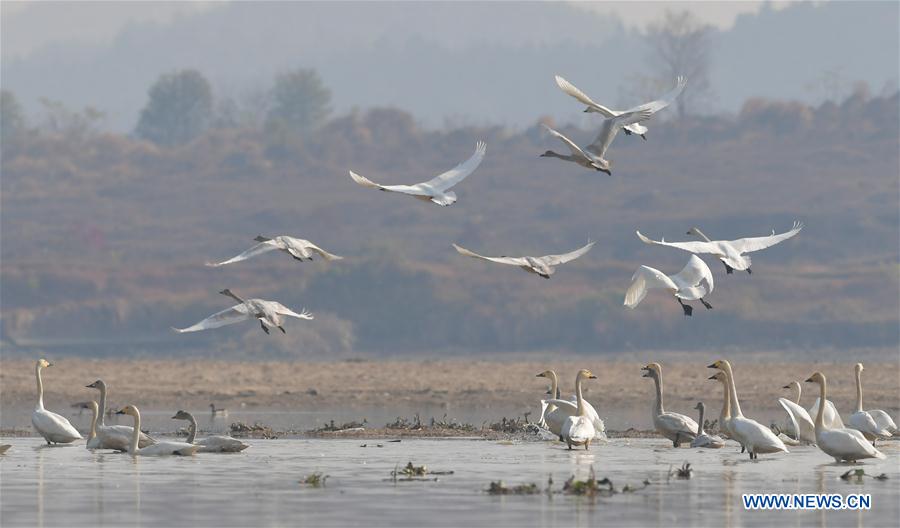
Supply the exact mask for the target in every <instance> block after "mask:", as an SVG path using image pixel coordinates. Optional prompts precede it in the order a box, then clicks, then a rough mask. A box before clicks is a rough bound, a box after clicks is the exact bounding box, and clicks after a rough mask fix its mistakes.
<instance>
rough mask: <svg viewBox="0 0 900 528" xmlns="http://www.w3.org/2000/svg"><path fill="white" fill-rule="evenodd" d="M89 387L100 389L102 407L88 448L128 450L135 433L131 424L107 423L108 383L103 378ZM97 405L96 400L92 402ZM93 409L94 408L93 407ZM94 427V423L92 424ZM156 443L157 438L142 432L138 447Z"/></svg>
mask: <svg viewBox="0 0 900 528" xmlns="http://www.w3.org/2000/svg"><path fill="white" fill-rule="evenodd" d="M87 388H89V389H97V390H99V391H100V407H99V411H98V415H99V416H98V418H97V420H96V431H95V434H94V437H93V438H92V439H91V440H89V441H88V443H87V448H88V449H115V450H117V451H128V444H129V443H130V442H131V435H132V434H133V433H134V431H133V430H132V428H131V426H128V425H106V419H105V417H106V395H107V392H108V391H107V388H106V383H105V382H104V381H103V380H102V379H98V380H97V381H95V382H93V383H91V384H90V385H88V386H87ZM90 403H91V404H93V406H96V405H97V403H96V402H93V401H92V402H90ZM92 410H93V409H92ZM91 427H92V428H94V425H92V426H91ZM154 443H156V440H154V439H153V438H150V437H149V436H147V435H146V434H144V433H143V432H141V434H140V441H139V442H138V447H147V446H149V445H153V444H154Z"/></svg>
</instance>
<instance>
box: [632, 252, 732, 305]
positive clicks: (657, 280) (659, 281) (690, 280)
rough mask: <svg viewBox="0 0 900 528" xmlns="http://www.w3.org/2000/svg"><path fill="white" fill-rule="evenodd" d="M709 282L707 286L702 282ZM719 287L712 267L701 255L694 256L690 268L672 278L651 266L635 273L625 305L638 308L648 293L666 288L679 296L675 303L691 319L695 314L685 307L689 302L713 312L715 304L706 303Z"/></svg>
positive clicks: (643, 267) (688, 265) (689, 260)
mask: <svg viewBox="0 0 900 528" xmlns="http://www.w3.org/2000/svg"><path fill="white" fill-rule="evenodd" d="M703 281H706V286H703V285H702V284H701V283H702V282H703ZM714 287H715V284H714V282H713V276H712V272H711V271H709V267H708V266H707V265H706V263H705V262H703V261H702V260H701V259H700V258H699V257H697V255H691V258H690V259H688V263H687V265H685V266H684V269H682V270H681V271H679V272H678V273H677V274H675V275H672V276H668V275H666V274H665V273H663V272H661V271H659V270H658V269H655V268H651V267H650V266H641V267H639V268H638V269H637V271H635V272H634V275H632V277H631V286H629V287H628V291H626V292H625V302H624V304H625V306H627V307H628V308H634V307H635V306H637V305H638V304H640V302H641V301H642V300H644V297H645V296H646V295H647V290H650V289H653V288H665V289H667V290H669V291H670V292H671V293H672V295H674V296H675V300H677V301H678V304H680V305H681V308H682V309H683V310H684V315H686V316H690V315H691V314H693V312H694V308H693V307H692V306H690V305H687V304H684V303H683V302H682V299H683V300H685V301H696V300H698V299H699V300H700V302H701V303H703V306H705V307H706V309H707V310H710V309H712V305H711V304H709V303H708V302H706V299H704V298H703V297H704V296H706V295H708V294H710V293H712V291H713V288H714Z"/></svg>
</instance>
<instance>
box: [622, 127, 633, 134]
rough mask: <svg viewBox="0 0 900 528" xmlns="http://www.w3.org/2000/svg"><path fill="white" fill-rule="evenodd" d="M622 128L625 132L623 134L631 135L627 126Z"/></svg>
mask: <svg viewBox="0 0 900 528" xmlns="http://www.w3.org/2000/svg"><path fill="white" fill-rule="evenodd" d="M622 130H623V131H624V132H625V135H626V136H630V135H631V130H628V129H627V128H623V129H622Z"/></svg>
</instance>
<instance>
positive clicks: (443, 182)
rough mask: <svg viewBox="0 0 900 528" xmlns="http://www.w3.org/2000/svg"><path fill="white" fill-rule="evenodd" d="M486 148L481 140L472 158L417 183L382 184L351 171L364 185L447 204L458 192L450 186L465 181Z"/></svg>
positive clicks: (356, 179) (450, 202)
mask: <svg viewBox="0 0 900 528" xmlns="http://www.w3.org/2000/svg"><path fill="white" fill-rule="evenodd" d="M486 150H487V144H486V143H485V142H484V141H479V142H478V143H476V144H475V153H474V154H472V157H471V158H469V159H468V160H466V161H464V162H463V163H460V164H459V165H457V166H456V167H453V168H452V169H450V170H449V171H447V172H445V173H443V174H441V175H439V176H436V177H434V178H432V179H431V180H428V181H427V182H423V183H417V184H415V185H381V184H378V183H375V182H373V181H372V180H370V179H368V178H366V177H364V176H360V175H359V174H356V173H355V172H353V171H350V177H351V178H353V181H355V182H356V183H358V184H360V185H362V186H363V187H369V188H372V189H380V190H382V191H389V192H398V193H403V194H408V195H410V196H414V197H416V198H418V199H419V200H424V201H431V202H434V203H436V204H438V205H444V206H446V205H451V204H453V203H454V202H456V193H455V192H453V191H451V190H450V188H451V187H453V186H454V185H456V184H458V183H459V182H461V181H463V180H464V179H465V178H466V176H468V175H469V174H472V173H473V172H475V169H477V168H478V166H479V165H480V164H481V160H483V159H484V153H485V151H486Z"/></svg>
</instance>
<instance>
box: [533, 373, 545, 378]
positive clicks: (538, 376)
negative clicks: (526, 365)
mask: <svg viewBox="0 0 900 528" xmlns="http://www.w3.org/2000/svg"><path fill="white" fill-rule="evenodd" d="M534 377H535V378H546V377H547V375H546V374H544V373H543V372H541V373H540V374H536V375H535V376H534Z"/></svg>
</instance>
